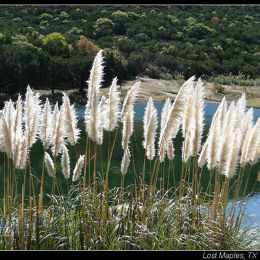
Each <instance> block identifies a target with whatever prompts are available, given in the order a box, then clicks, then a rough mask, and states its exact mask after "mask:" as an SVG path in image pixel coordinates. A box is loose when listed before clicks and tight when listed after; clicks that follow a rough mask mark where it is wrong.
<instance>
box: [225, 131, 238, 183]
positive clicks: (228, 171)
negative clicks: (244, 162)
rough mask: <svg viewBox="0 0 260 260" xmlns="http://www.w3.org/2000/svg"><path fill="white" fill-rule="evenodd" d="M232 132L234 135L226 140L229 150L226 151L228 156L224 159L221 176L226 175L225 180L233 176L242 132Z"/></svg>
mask: <svg viewBox="0 0 260 260" xmlns="http://www.w3.org/2000/svg"><path fill="white" fill-rule="evenodd" d="M234 131H235V133H233V134H232V135H230V138H229V140H228V142H230V147H231V149H229V151H228V153H229V154H228V156H227V158H226V162H225V164H224V169H223V174H224V175H226V177H227V178H232V177H233V176H234V174H235V172H236V168H237V166H238V162H239V152H240V148H241V141H242V140H241V136H242V131H241V129H240V128H238V129H234Z"/></svg>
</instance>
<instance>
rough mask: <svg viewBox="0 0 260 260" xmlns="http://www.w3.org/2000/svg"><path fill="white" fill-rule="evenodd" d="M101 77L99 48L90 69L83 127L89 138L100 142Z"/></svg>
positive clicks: (101, 127)
mask: <svg viewBox="0 0 260 260" xmlns="http://www.w3.org/2000/svg"><path fill="white" fill-rule="evenodd" d="M102 78H103V56H102V50H100V51H99V52H98V53H97V55H96V57H95V59H94V62H93V66H92V69H91V71H90V76H89V80H88V81H87V82H88V102H87V104H86V110H85V116H84V119H85V128H86V132H87V134H88V136H89V138H90V139H91V140H92V141H94V142H97V143H98V144H101V143H100V141H102V140H103V139H102V140H101V138H100V133H101V132H102V134H103V131H101V130H102V129H103V125H102V124H103V122H102V121H101V120H100V117H101V109H100V106H99V95H100V90H99V89H100V86H101V82H102Z"/></svg>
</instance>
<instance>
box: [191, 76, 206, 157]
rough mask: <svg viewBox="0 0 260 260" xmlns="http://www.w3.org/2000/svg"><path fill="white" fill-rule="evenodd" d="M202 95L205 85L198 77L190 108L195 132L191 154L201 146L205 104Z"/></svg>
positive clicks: (203, 95) (195, 153)
mask: <svg viewBox="0 0 260 260" xmlns="http://www.w3.org/2000/svg"><path fill="white" fill-rule="evenodd" d="M204 97H205V86H204V84H203V82H202V80H201V78H199V79H198V81H197V84H196V88H195V92H194V98H193V104H192V107H193V108H194V109H193V110H192V114H193V118H194V121H195V133H194V136H195V138H194V145H193V150H192V155H193V156H195V155H197V154H198V152H199V150H200V148H201V139H202V133H203V128H204V124H203V120H204V106H205V105H204Z"/></svg>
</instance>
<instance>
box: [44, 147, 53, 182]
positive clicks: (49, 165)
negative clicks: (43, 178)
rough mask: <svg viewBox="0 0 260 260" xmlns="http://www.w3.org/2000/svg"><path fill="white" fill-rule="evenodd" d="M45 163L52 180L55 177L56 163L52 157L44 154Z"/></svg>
mask: <svg viewBox="0 0 260 260" xmlns="http://www.w3.org/2000/svg"><path fill="white" fill-rule="evenodd" d="M44 162H45V165H46V168H47V172H48V174H49V176H50V177H52V178H53V177H55V167H54V163H53V161H52V159H51V156H50V155H49V154H48V153H47V152H45V154H44Z"/></svg>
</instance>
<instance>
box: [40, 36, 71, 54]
mask: <svg viewBox="0 0 260 260" xmlns="http://www.w3.org/2000/svg"><path fill="white" fill-rule="evenodd" d="M43 47H44V49H45V50H46V51H47V52H48V53H49V54H51V55H55V56H64V55H67V54H68V53H69V52H70V51H71V47H69V45H68V44H67V42H66V40H65V37H64V36H63V35H62V34H60V33H57V32H54V33H50V34H48V35H46V37H45V38H44V39H43Z"/></svg>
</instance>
